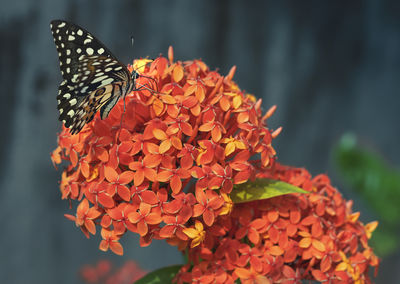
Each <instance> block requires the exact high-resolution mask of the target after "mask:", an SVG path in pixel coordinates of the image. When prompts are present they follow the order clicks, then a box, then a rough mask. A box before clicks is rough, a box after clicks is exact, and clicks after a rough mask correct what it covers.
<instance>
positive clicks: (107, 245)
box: [99, 229, 124, 255]
mask: <svg viewBox="0 0 400 284" xmlns="http://www.w3.org/2000/svg"><path fill="white" fill-rule="evenodd" d="M101 237H102V238H103V240H102V241H101V242H100V246H99V248H100V249H101V250H102V251H107V250H108V249H111V250H112V251H113V252H114V253H115V254H118V255H123V254H124V249H123V247H122V245H121V244H120V243H119V237H118V236H117V235H116V234H115V233H114V232H113V231H110V230H107V229H101Z"/></svg>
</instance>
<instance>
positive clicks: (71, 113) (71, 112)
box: [67, 109, 75, 117]
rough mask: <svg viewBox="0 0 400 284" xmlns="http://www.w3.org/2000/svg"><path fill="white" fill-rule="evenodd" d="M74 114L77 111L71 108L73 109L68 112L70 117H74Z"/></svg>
mask: <svg viewBox="0 0 400 284" xmlns="http://www.w3.org/2000/svg"><path fill="white" fill-rule="evenodd" d="M74 114H75V112H74V110H73V109H71V110H70V111H69V112H68V113H67V115H68V116H69V117H73V116H74Z"/></svg>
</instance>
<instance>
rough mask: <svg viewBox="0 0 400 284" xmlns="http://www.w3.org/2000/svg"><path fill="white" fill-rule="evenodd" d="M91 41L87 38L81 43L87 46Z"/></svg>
mask: <svg viewBox="0 0 400 284" xmlns="http://www.w3.org/2000/svg"><path fill="white" fill-rule="evenodd" d="M91 41H92V40H91V39H90V38H87V39H85V40H84V41H83V44H88V43H90V42H91Z"/></svg>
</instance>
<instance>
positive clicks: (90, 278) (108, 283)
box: [80, 260, 147, 284]
mask: <svg viewBox="0 0 400 284" xmlns="http://www.w3.org/2000/svg"><path fill="white" fill-rule="evenodd" d="M146 273H147V272H146V271H144V270H142V269H141V268H140V267H139V266H138V265H137V264H136V262H134V261H132V260H130V261H127V262H125V263H124V264H123V265H122V266H121V267H119V268H113V267H112V264H111V262H110V261H109V260H100V261H98V262H97V264H96V265H85V266H84V267H82V269H81V271H80V275H81V277H82V278H83V280H84V281H85V282H86V283H88V284H122V283H134V282H135V281H136V280H139V279H140V278H141V277H143V276H144V275H146Z"/></svg>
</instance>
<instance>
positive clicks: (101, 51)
mask: <svg viewBox="0 0 400 284" xmlns="http://www.w3.org/2000/svg"><path fill="white" fill-rule="evenodd" d="M104 51H105V50H104V48H99V49H98V50H97V53H98V54H103V52H104Z"/></svg>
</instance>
